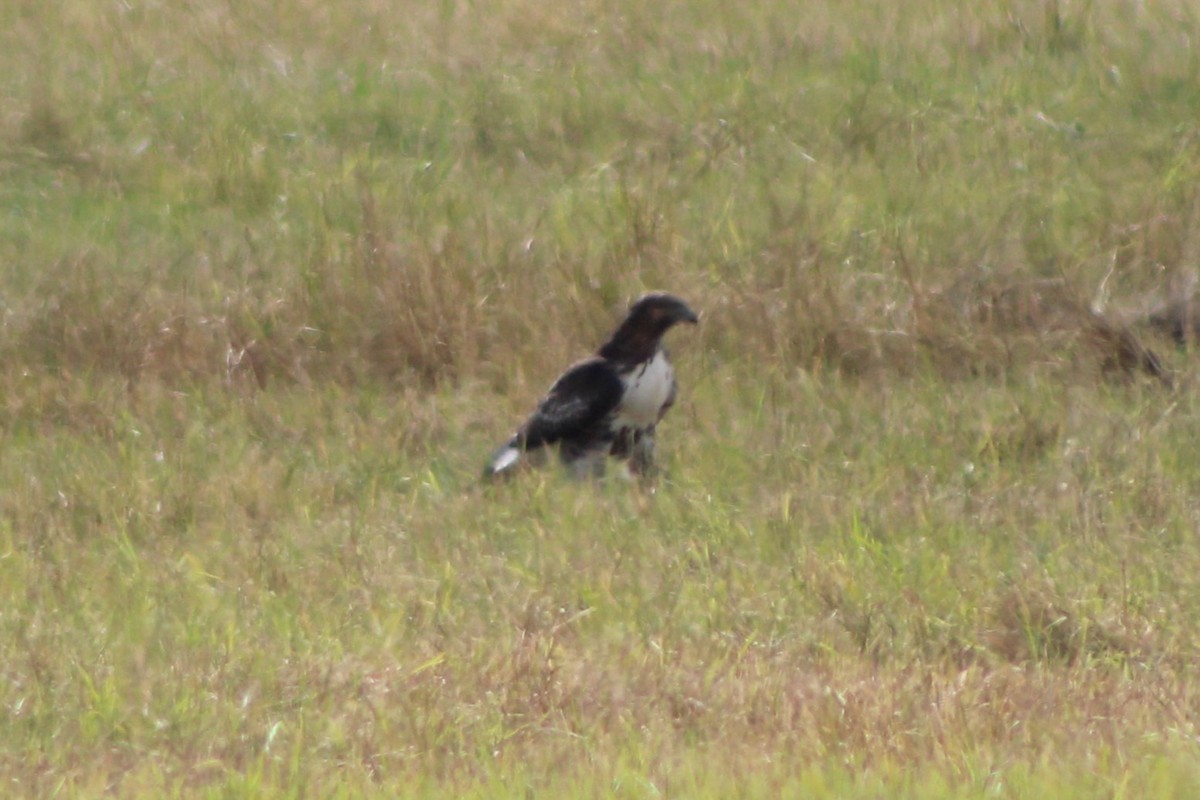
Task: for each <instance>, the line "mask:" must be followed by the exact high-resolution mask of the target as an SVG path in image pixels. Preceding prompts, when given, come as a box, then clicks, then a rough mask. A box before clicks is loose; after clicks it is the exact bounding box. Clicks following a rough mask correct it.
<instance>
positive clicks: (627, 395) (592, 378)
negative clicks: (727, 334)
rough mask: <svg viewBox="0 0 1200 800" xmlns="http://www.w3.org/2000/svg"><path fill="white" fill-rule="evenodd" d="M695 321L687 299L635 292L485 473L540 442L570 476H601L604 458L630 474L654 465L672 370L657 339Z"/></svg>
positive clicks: (505, 471)
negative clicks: (616, 322)
mask: <svg viewBox="0 0 1200 800" xmlns="http://www.w3.org/2000/svg"><path fill="white" fill-rule="evenodd" d="M699 321H700V318H699V316H698V315H697V314H696V312H695V311H692V309H691V308H689V307H688V305H687V303H685V302H683V301H682V300H680V299H679V298H678V297H675V296H674V295H670V294H667V293H665V292H652V293H650V294H646V295H643V296H642V297H640V298H639V299H638V300H637V301H636V302H635V303H634V304H633V305H632V306H631V307H630V309H629V314H628V316H626V317H625V321H624V322H622V323H621V324H620V326H619V327H618V328H617V330H616V331H615V332H614V333H613V335H612V336H611V337H610V338H609V340H608V341H607V342H605V343H604V344H603V345H602V346H601V347H600V349H599V350H597V351H596V355H594V356H592V357H591V358H587V359H584V360H583V361H580V362H578V363H576V364H574V365H573V366H571V367H570V368H568V369H567V371H566V372H564V373H563V374H562V375H560V376H559V378H558V380H556V381H555V382H554V384H553V385H552V386H551V387H550V390H549V391H548V392H547V393H546V396H545V397H543V398H542V400H541V402H540V403H538V406H537V408H536V409H535V410H534V412H533V413H532V414H531V415H530V416H529V418H528V419H527V420H525V424H523V425H522V426H521V427H520V428H519V429H518V430H517V432H516V433H515V434H513V437H512V438H511V439H509V440H508V441H507V442H506V443H505V444H504V445H503V446H502V447H501V448H500V449H499V450H497V451H496V454H495V455H494V456H492V459H491V460H490V461H489V462H488V465H487V467H486V469H485V470H484V477H485V478H488V479H492V478H497V477H500V476H504V475H509V474H512V473H514V472H515V471H516V469H517V467H518V466H519V465H520V464H521V463H522V462H524V461H525V460H526V457H527V456H532V455H533V454H535V453H538V452H539V451H541V450H542V448H544V447H546V446H547V445H557V446H558V454H559V458H560V460H561V461H562V462H563V464H564V465H565V466H566V468H567V470H568V472H569V473H570V474H571V475H572V476H573V477H576V478H586V477H600V476H602V475H603V474H604V468H605V463H606V460H607V457H608V456H613V457H615V458H617V459H620V460H622V461H624V462H626V463H627V464H628V466H629V469H630V470H631V471H633V472H635V473H639V474H645V473H647V472H649V471H650V470H651V469H652V467H653V465H654V429H655V426H657V425H658V422H659V420H661V419H662V418H663V415H664V414H666V413H667V409H669V408H670V407H671V405H672V404H673V403H674V402H675V394H676V384H675V370H674V368H673V367H672V366H671V361H670V359H669V358H668V357H667V351H666V349H665V348H664V347H663V344H662V338H663V334H665V333H666V332H667V331H668V330H670V329H671V328H672V327H673V326H674V325H676V324H678V323H680V322H687V323H689V324H692V325H695V324H697V323H698V322H699Z"/></svg>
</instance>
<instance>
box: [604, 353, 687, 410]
mask: <svg viewBox="0 0 1200 800" xmlns="http://www.w3.org/2000/svg"><path fill="white" fill-rule="evenodd" d="M624 381H625V397H624V399H623V400H622V401H621V408H620V410H619V412H618V413H617V426H618V427H630V428H648V427H650V426H651V425H653V424H655V423H656V422H658V415H659V413H660V412H661V411H662V407H663V404H664V403H666V402H667V398H669V397H670V396H671V387H672V385H673V384H674V383H675V370H674V369H672V368H671V362H670V361H668V360H667V356H666V354H665V353H663V352H662V351H661V350H660V351H659V352H658V353H656V354H655V355H654V358H652V359H650V360H649V361H648V362H646V363H645V364H643V365H642V366H640V367H638V368H637V369H635V370H634V371H633V372H631V373H630V374H629V375H628V377H626V378H625V379H624Z"/></svg>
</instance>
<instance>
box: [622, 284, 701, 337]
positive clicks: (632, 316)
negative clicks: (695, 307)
mask: <svg viewBox="0 0 1200 800" xmlns="http://www.w3.org/2000/svg"><path fill="white" fill-rule="evenodd" d="M629 320H630V321H631V322H633V323H634V324H635V325H637V326H638V327H640V328H643V329H646V330H650V331H653V332H654V333H656V334H659V335H661V334H663V333H666V332H667V330H669V329H670V328H671V326H672V325H676V324H678V323H680V322H686V323H688V324H690V325H695V324H697V323H699V322H700V316H699V315H698V314H697V313H696V312H695V311H692V309H691V307H689V306H688V304H687V303H685V302H683V301H682V300H680V299H679V298H678V297H676V296H675V295H673V294H667V293H666V292H650V293H649V294H644V295H642V296H641V297H639V298H638V299H637V300H636V301H635V302H634V304H633V305H632V306H630V308H629Z"/></svg>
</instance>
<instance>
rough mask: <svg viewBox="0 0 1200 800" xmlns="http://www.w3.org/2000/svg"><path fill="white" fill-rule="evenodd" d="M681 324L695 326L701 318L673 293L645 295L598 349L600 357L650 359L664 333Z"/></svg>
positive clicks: (636, 302)
mask: <svg viewBox="0 0 1200 800" xmlns="http://www.w3.org/2000/svg"><path fill="white" fill-rule="evenodd" d="M680 322H686V323H689V324H691V325H695V324H697V323H698V322H700V317H699V315H698V314H696V312H695V311H692V309H691V307H689V306H688V304H687V303H685V302H683V301H682V300H680V299H679V298H678V297H676V296H675V295H673V294H667V293H666V292H650V293H649V294H644V295H642V296H641V297H639V298H638V299H637V300H636V301H635V302H634V304H633V305H632V306H630V307H629V315H628V316H627V317H625V321H624V322H622V323H621V327H619V328H617V330H616V333H614V334H613V335H612V338H611V339H609V340H608V342H606V343H605V345H604V346H603V347H601V348H600V355H601V356H603V357H605V358H613V359H628V360H635V361H640V360H642V359H644V358H649V357H650V356H651V355H653V354H654V351H655V350H657V349H658V345H659V342H660V341H661V340H662V337H663V334H664V333H666V332H667V331H669V330H670V329H671V327H672V326H674V325H676V324H678V323H680Z"/></svg>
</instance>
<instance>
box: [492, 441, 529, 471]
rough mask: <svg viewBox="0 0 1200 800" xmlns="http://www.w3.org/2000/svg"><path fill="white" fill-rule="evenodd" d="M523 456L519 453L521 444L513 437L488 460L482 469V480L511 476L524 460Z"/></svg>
mask: <svg viewBox="0 0 1200 800" xmlns="http://www.w3.org/2000/svg"><path fill="white" fill-rule="evenodd" d="M524 456H525V454H524V453H523V452H521V443H520V442H519V441H518V440H517V438H516V437H513V438H512V439H511V440H510V441H508V442H507V443H505V445H504V446H503V447H501V448H500V449H499V450H497V451H496V453H495V454H494V455H493V456H492V457H491V459H489V460H488V463H487V466H486V467H484V469H483V478H484V480H496V479H498V478H503V477H507V476H509V475H513V474H514V473H516V471H517V467H519V466H520V465H521V462H522V461H523V460H524Z"/></svg>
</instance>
